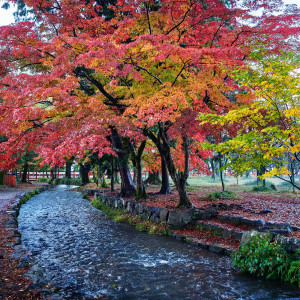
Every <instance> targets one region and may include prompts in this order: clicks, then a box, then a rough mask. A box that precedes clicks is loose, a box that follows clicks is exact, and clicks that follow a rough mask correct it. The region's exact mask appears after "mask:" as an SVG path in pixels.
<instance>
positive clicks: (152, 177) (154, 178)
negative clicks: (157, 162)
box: [144, 171, 161, 185]
mask: <svg viewBox="0 0 300 300" xmlns="http://www.w3.org/2000/svg"><path fill="white" fill-rule="evenodd" d="M144 184H153V185H158V184H161V179H160V175H159V172H158V171H157V172H153V173H151V172H149V173H148V177H147V179H146V180H145V181H144Z"/></svg>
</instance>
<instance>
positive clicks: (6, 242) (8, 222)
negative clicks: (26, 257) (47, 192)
mask: <svg viewBox="0 0 300 300" xmlns="http://www.w3.org/2000/svg"><path fill="white" fill-rule="evenodd" d="M39 187H41V184H38V183H37V184H18V185H17V186H16V187H14V188H11V187H6V186H0V273H1V280H0V299H38V297H39V296H38V294H37V292H36V291H33V290H31V291H28V293H27V291H26V288H27V287H28V286H29V285H30V284H31V279H30V278H28V277H26V276H25V273H26V272H27V271H28V267H29V266H25V265H22V263H21V262H20V260H21V258H22V255H21V254H16V252H18V251H19V250H20V248H21V246H20V236H19V234H18V231H17V227H16V224H14V223H13V222H12V217H11V215H10V214H9V211H10V207H11V205H12V204H13V203H14V202H15V198H16V197H17V196H18V195H21V194H22V193H26V192H28V191H31V190H34V189H37V188H39ZM24 254H25V252H24Z"/></svg>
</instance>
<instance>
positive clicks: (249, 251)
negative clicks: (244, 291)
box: [232, 233, 300, 286]
mask: <svg viewBox="0 0 300 300" xmlns="http://www.w3.org/2000/svg"><path fill="white" fill-rule="evenodd" d="M232 259H233V266H235V267H238V268H239V269H240V270H241V271H242V272H245V273H250V274H254V275H256V276H263V277H266V278H267V279H280V280H282V281H289V282H291V283H296V284H298V285H299V286H300V268H299V267H300V261H299V260H296V259H295V256H293V255H291V254H288V253H287V252H286V251H285V249H284V248H283V247H282V246H281V245H277V244H275V243H272V242H271V234H270V233H268V234H267V235H265V236H262V235H259V234H257V235H256V236H254V237H253V238H252V239H251V240H249V241H248V242H247V243H246V244H244V245H243V246H242V247H241V248H240V249H239V250H238V251H237V252H235V253H233V254H232Z"/></svg>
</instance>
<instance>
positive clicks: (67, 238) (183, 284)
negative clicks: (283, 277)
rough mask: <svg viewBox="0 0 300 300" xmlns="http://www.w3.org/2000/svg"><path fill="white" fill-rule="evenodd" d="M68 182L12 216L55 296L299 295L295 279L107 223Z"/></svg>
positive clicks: (181, 296) (222, 296)
mask: <svg viewBox="0 0 300 300" xmlns="http://www.w3.org/2000/svg"><path fill="white" fill-rule="evenodd" d="M70 188H71V186H64V185H60V186H56V187H54V188H52V189H51V190H47V191H45V192H43V193H41V194H39V195H36V196H34V197H32V198H31V199H30V200H29V201H28V202H27V203H26V204H24V205H23V206H22V207H21V210H20V214H19V217H18V222H19V231H20V233H21V235H22V247H23V248H24V249H25V250H27V251H29V252H30V253H31V255H32V256H33V257H34V259H35V261H36V262H37V263H38V264H39V266H40V267H41V268H42V269H43V271H44V275H45V276H46V278H47V281H48V282H49V283H51V284H53V285H54V286H55V287H57V288H58V289H59V290H60V295H61V299H95V298H96V299H97V297H100V296H101V295H105V296H104V299H300V290H299V289H298V288H297V287H296V286H292V285H290V284H284V283H281V282H278V281H267V280H263V279H259V278H253V277H250V276H246V275H241V274H238V273H237V272H236V271H235V270H234V269H233V268H232V267H231V260H230V258H229V257H227V256H221V255H218V254H215V253H211V252H208V251H206V250H203V249H200V248H198V247H195V246H192V245H188V244H185V243H181V242H179V241H177V240H175V239H172V238H170V237H165V236H156V235H149V234H146V233H141V232H138V231H136V230H135V228H134V227H133V226H130V225H128V224H123V223H115V222H114V221H112V220H111V219H110V218H109V217H107V216H106V215H104V213H102V212H101V211H99V210H97V209H95V208H94V207H92V206H91V205H90V203H89V201H88V200H85V199H83V198H82V193H80V192H74V191H67V189H70ZM55 299H57V298H55ZM98 299H100V298H98Z"/></svg>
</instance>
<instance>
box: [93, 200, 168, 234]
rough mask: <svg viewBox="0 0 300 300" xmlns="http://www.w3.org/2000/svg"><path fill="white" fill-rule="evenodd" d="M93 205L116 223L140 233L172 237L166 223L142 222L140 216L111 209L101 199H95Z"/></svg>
mask: <svg viewBox="0 0 300 300" xmlns="http://www.w3.org/2000/svg"><path fill="white" fill-rule="evenodd" d="M91 205H93V206H94V207H95V208H97V209H99V210H101V211H103V212H104V213H105V214H106V215H108V216H109V217H111V218H113V220H114V221H115V222H120V223H127V224H130V225H133V226H135V228H136V229H137V230H138V231H144V232H148V233H150V234H158V235H170V230H169V229H168V228H167V226H166V224H165V223H161V224H156V223H154V222H151V221H142V220H141V218H140V217H139V216H132V215H131V214H128V213H126V212H124V211H122V210H119V209H112V208H110V207H109V206H107V205H106V204H104V203H103V202H102V201H101V198H95V199H93V200H92V201H91Z"/></svg>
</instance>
